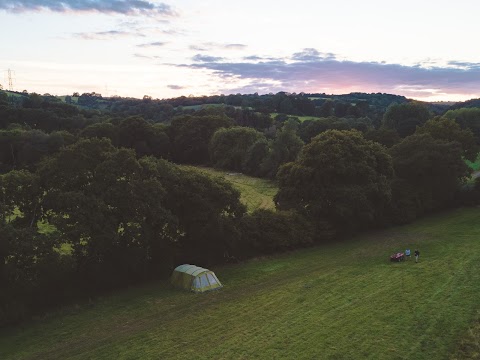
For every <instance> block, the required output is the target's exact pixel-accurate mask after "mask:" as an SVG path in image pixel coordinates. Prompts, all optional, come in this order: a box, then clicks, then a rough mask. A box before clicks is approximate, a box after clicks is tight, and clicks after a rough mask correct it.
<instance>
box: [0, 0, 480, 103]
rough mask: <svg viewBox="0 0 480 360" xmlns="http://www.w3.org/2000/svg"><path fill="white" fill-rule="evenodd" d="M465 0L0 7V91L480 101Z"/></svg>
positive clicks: (82, 0) (116, 1)
mask: <svg viewBox="0 0 480 360" xmlns="http://www.w3.org/2000/svg"><path fill="white" fill-rule="evenodd" d="M479 12H480V1H477V0H457V1H455V2H453V1H446V0H436V1H431V0H423V1H419V0H415V1H413V0H404V1H401V2H399V1H390V0H363V1H358V0H336V1H323V0H316V1H313V0H309V1H307V0H296V1H286V0H276V1H271V0H255V1H253V0H242V1H229V0H223V1H220V0H204V1H202V0H178V1H169V2H168V1H167V2H162V1H156V0H110V1H107V0H63V1H55V0H38V1H36V0H0V24H1V27H0V29H1V30H0V31H1V33H2V35H1V37H0V39H1V46H0V71H1V72H2V73H3V74H2V75H3V76H0V84H2V85H3V87H4V88H8V76H7V74H8V69H11V70H12V74H13V88H14V90H16V91H23V90H27V91H28V92H37V93H40V94H44V93H50V94H53V95H67V94H70V95H71V94H72V93H73V92H79V93H83V92H96V93H100V94H102V95H103V96H114V95H117V96H131V97H143V96H144V95H149V96H152V97H153V98H160V99H162V98H170V97H177V96H182V95H184V96H189V95H194V96H199V95H213V94H231V93H242V94H244V93H255V92H258V93H259V94H265V93H271V92H272V93H276V92H278V91H287V92H296V93H300V92H306V93H327V94H345V93H350V92H368V93H377V92H382V93H391V94H398V95H404V96H406V97H409V98H414V99H420V100H426V101H461V100H467V99H470V98H479V97H480V52H479V51H478V46H476V40H477V39H476V36H475V35H476V34H479V33H480V21H478V19H477V18H478V14H479Z"/></svg>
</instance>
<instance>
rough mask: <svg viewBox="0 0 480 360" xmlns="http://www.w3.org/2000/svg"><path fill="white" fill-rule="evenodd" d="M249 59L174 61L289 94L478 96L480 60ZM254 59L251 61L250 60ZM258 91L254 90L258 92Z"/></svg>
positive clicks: (311, 54) (301, 55)
mask: <svg viewBox="0 0 480 360" xmlns="http://www.w3.org/2000/svg"><path fill="white" fill-rule="evenodd" d="M247 59H248V60H250V61H249V62H238V61H235V62H229V61H226V60H225V59H223V61H222V62H219V61H218V59H215V58H214V59H211V60H212V61H209V59H208V57H202V58H199V57H197V56H195V57H194V58H193V60H194V63H193V64H183V65H178V66H180V67H187V68H191V69H202V70H210V71H211V72H212V73H213V74H215V75H217V76H219V77H221V78H222V79H229V78H233V79H236V80H237V84H238V83H243V84H246V85H242V86H243V87H241V88H237V89H234V90H232V91H238V92H241V91H239V90H241V89H251V88H252V86H254V85H255V86H257V85H261V86H262V87H263V88H268V86H270V87H271V88H275V89H282V90H285V91H290V92H301V91H304V92H327V93H333V92H339V91H342V92H354V91H362V92H389V93H402V94H403V95H405V96H422V97H427V96H434V95H438V94H480V64H477V63H466V62H460V61H451V62H450V63H449V64H447V65H445V66H439V65H432V64H429V65H428V67H423V66H421V65H416V66H407V65H400V64H387V63H384V62H354V61H341V60H338V59H336V58H335V55H334V54H328V53H327V54H325V53H320V52H318V51H316V50H315V49H304V50H303V51H302V52H298V53H295V54H293V55H292V56H290V57H287V58H284V59H271V60H264V58H260V59H259V57H256V56H255V55H254V56H250V57H247ZM252 61H254V62H252ZM257 91H258V90H257Z"/></svg>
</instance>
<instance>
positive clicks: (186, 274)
mask: <svg viewBox="0 0 480 360" xmlns="http://www.w3.org/2000/svg"><path fill="white" fill-rule="evenodd" d="M172 284H173V285H174V286H176V287H179V288H182V289H187V290H191V291H193V292H197V293H202V292H205V291H210V290H217V289H220V288H222V287H223V285H222V284H221V283H220V281H219V280H218V279H217V277H216V275H215V273H214V272H213V271H210V270H208V269H204V268H201V267H198V266H195V265H189V264H184V265H180V266H177V267H176V268H175V270H173V274H172Z"/></svg>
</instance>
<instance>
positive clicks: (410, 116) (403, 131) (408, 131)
mask: <svg viewBox="0 0 480 360" xmlns="http://www.w3.org/2000/svg"><path fill="white" fill-rule="evenodd" d="M429 118H430V113H429V111H428V109H427V108H426V107H425V106H423V105H421V104H419V103H414V102H409V103H404V104H392V105H390V106H389V107H388V108H387V111H386V112H385V114H384V115H383V124H384V126H385V127H387V128H390V129H395V130H396V131H397V132H398V135H400V137H402V138H404V137H406V136H408V135H412V134H413V133H414V132H415V130H416V128H417V126H420V125H423V124H424V123H425V122H426V121H427V120H428V119H429Z"/></svg>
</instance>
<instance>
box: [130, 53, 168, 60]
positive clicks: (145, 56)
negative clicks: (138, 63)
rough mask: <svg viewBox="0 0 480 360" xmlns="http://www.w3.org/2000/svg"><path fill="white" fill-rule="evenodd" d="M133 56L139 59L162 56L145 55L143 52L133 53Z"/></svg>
mask: <svg viewBox="0 0 480 360" xmlns="http://www.w3.org/2000/svg"><path fill="white" fill-rule="evenodd" d="M133 56H134V57H136V58H139V59H150V60H154V59H161V58H162V57H161V56H157V55H145V54H139V53H135V54H133Z"/></svg>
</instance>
